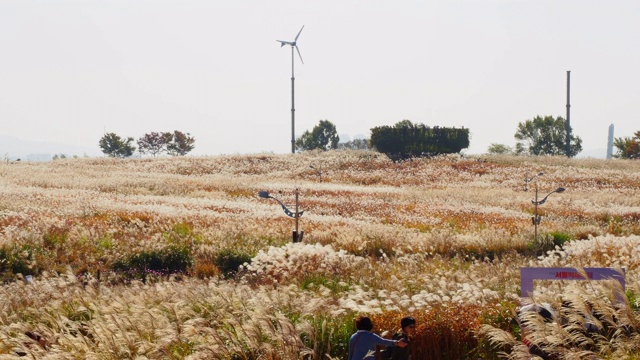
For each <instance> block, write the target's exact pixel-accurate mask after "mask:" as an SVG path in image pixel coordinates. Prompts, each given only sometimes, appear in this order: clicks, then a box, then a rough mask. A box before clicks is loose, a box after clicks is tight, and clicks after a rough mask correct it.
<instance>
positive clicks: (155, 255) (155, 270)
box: [112, 246, 193, 279]
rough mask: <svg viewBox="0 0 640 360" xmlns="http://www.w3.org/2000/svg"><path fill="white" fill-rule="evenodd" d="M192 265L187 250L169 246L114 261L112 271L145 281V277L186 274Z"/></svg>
mask: <svg viewBox="0 0 640 360" xmlns="http://www.w3.org/2000/svg"><path fill="white" fill-rule="evenodd" d="M192 264H193V258H192V256H191V252H190V251H189V249H188V248H186V247H179V246H171V247H168V248H165V249H162V250H151V251H143V252H140V253H137V254H132V255H129V256H126V257H124V258H123V259H119V260H116V261H115V262H114V263H113V265H112V269H113V270H114V271H115V272H118V273H122V274H126V275H128V277H130V278H142V279H145V278H146V276H147V275H169V274H175V273H187V272H188V270H189V267H190V266H191V265H192Z"/></svg>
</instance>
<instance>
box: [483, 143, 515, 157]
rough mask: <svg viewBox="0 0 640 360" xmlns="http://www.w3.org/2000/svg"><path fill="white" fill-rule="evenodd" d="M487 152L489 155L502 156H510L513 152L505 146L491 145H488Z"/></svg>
mask: <svg viewBox="0 0 640 360" xmlns="http://www.w3.org/2000/svg"><path fill="white" fill-rule="evenodd" d="M487 152H488V153H489V154H497V155H503V154H511V153H513V150H512V149H511V147H510V146H507V145H504V144H496V143H492V144H491V145H489V148H488V149H487Z"/></svg>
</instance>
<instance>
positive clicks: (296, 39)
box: [293, 25, 304, 42]
mask: <svg viewBox="0 0 640 360" xmlns="http://www.w3.org/2000/svg"><path fill="white" fill-rule="evenodd" d="M302 29H304V25H302V28H300V31H298V35H296V38H295V39H294V40H293V42H296V41H298V36H300V33H301V32H302Z"/></svg>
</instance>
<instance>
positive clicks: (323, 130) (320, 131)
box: [296, 120, 340, 150]
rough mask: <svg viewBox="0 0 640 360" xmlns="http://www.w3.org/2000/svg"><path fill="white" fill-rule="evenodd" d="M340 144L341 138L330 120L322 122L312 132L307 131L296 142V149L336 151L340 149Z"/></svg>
mask: <svg viewBox="0 0 640 360" xmlns="http://www.w3.org/2000/svg"><path fill="white" fill-rule="evenodd" d="M338 142H340V137H339V136H338V132H337V131H336V126H335V125H333V123H332V122H331V121H329V120H320V123H319V124H318V125H316V126H314V127H313V130H311V132H309V131H308V130H307V131H305V132H304V133H303V134H302V136H300V137H299V138H298V139H297V140H296V149H298V150H313V149H322V150H328V149H336V148H338Z"/></svg>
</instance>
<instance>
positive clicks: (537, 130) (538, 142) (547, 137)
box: [514, 115, 582, 157]
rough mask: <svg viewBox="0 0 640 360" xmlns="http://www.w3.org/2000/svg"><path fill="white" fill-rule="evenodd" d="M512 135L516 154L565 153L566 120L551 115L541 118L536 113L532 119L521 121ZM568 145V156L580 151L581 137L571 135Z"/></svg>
mask: <svg viewBox="0 0 640 360" xmlns="http://www.w3.org/2000/svg"><path fill="white" fill-rule="evenodd" d="M571 133H572V134H573V132H571ZM514 137H515V138H516V140H517V142H516V154H529V155H566V139H567V129H566V121H565V119H564V118H562V117H561V116H558V117H557V118H555V119H554V118H553V116H545V117H544V118H542V117H540V116H539V115H538V116H536V117H535V118H533V120H527V121H525V122H521V123H519V124H518V130H517V131H516V133H515V135H514ZM569 145H570V146H569V156H570V157H574V156H576V155H577V154H578V153H579V152H580V151H582V139H581V138H580V137H578V136H574V135H571V137H570V139H569Z"/></svg>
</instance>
